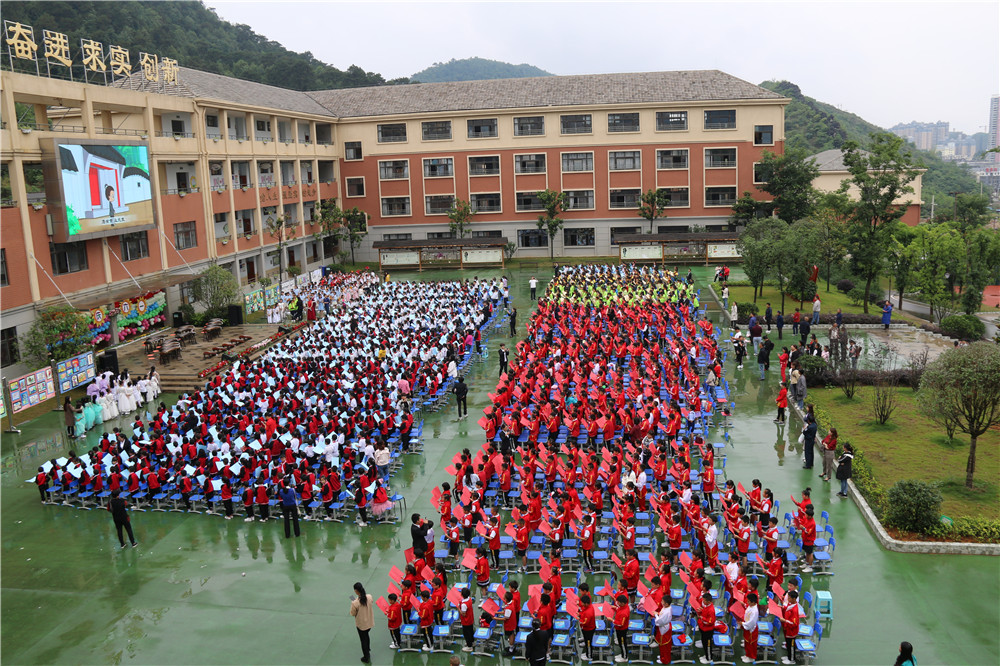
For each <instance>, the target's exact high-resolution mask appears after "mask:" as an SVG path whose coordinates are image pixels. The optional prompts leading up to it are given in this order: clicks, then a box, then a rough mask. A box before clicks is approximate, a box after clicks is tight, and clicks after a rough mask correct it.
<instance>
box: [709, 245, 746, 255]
mask: <svg viewBox="0 0 1000 666" xmlns="http://www.w3.org/2000/svg"><path fill="white" fill-rule="evenodd" d="M740 256H741V255H740V251H739V250H738V249H736V243H709V244H708V258H709V259H739V258H740Z"/></svg>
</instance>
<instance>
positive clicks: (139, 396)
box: [132, 375, 149, 407]
mask: <svg viewBox="0 0 1000 666" xmlns="http://www.w3.org/2000/svg"><path fill="white" fill-rule="evenodd" d="M148 386H149V384H148V382H147V381H146V378H145V377H143V376H142V375H139V381H138V382H136V384H135V386H133V387H132V397H133V398H135V404H136V406H137V407H138V406H140V405H145V404H146V390H147V388H148Z"/></svg>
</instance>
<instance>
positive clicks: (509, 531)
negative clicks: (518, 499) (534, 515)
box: [503, 523, 517, 539]
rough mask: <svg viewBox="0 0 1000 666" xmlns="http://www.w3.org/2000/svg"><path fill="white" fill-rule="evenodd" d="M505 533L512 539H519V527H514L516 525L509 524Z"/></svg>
mask: <svg viewBox="0 0 1000 666" xmlns="http://www.w3.org/2000/svg"><path fill="white" fill-rule="evenodd" d="M503 531H504V533H505V534H506V535H507V536H509V537H510V538H511V539H516V538H517V526H516V525H514V523H507V527H505V528H504V530H503Z"/></svg>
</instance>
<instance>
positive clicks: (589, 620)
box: [580, 593, 597, 661]
mask: <svg viewBox="0 0 1000 666" xmlns="http://www.w3.org/2000/svg"><path fill="white" fill-rule="evenodd" d="M580 631H582V632H583V657H581V659H582V660H583V661H590V648H591V643H592V642H593V640H594V632H596V631H597V617H596V614H595V613H594V605H593V604H592V603H591V602H590V595H589V594H587V593H584V594H581V595H580Z"/></svg>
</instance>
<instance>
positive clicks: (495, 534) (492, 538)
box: [486, 514, 500, 569]
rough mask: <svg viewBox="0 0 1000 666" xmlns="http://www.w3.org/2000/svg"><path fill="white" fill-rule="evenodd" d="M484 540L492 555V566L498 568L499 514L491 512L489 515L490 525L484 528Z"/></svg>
mask: <svg viewBox="0 0 1000 666" xmlns="http://www.w3.org/2000/svg"><path fill="white" fill-rule="evenodd" d="M486 541H487V542H488V543H489V546H490V553H491V554H492V555H493V566H494V567H495V568H497V569H499V568H500V516H499V514H493V515H492V516H490V526H489V527H488V528H487V529H486Z"/></svg>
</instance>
